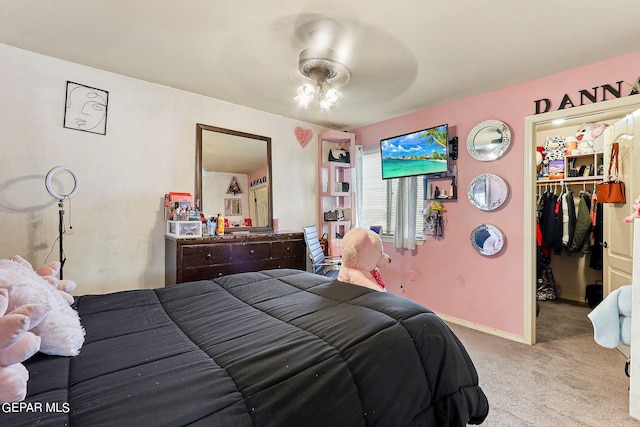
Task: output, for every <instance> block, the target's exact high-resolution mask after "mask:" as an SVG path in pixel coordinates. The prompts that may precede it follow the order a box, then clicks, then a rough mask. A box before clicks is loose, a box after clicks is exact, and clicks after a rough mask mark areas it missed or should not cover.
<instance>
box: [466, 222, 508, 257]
mask: <svg viewBox="0 0 640 427" xmlns="http://www.w3.org/2000/svg"><path fill="white" fill-rule="evenodd" d="M481 231H487V232H489V233H493V234H494V235H496V236H498V237H500V240H499V242H498V243H499V246H497V247H496V248H495V250H490V251H487V250H485V249H484V248H483V247H481V246H480V245H479V244H478V242H477V241H476V237H477V235H478V233H480V232H481ZM469 240H470V241H471V246H472V247H473V249H475V251H476V252H478V253H479V254H480V255H484V256H493V255H497V254H499V253H500V252H502V249H503V248H504V241H505V236H504V233H503V232H502V230H500V229H499V228H498V227H496V226H495V225H491V224H480V225H478V226H477V227H475V228H474V229H473V230H471V234H470V235H469ZM485 240H486V238H485Z"/></svg>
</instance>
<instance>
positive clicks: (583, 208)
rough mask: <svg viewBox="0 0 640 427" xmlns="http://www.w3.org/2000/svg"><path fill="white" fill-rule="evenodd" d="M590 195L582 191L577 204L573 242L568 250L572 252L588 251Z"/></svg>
mask: <svg viewBox="0 0 640 427" xmlns="http://www.w3.org/2000/svg"><path fill="white" fill-rule="evenodd" d="M590 204H591V195H590V194H588V193H582V194H581V195H580V202H579V204H578V214H577V216H576V228H575V231H574V234H573V242H572V243H571V247H570V250H571V251H572V252H583V253H589V247H590V242H589V233H590V232H591V226H592V225H591V213H590V206H589V205H590Z"/></svg>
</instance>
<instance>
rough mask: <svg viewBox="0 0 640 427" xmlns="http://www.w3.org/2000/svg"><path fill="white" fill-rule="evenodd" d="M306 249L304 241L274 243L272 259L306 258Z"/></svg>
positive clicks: (272, 245)
mask: <svg viewBox="0 0 640 427" xmlns="http://www.w3.org/2000/svg"><path fill="white" fill-rule="evenodd" d="M305 248H306V246H305V244H304V241H303V240H289V241H281V242H273V243H272V244H271V258H289V257H296V256H300V255H302V256H304V251H305Z"/></svg>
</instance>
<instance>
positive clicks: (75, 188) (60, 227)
mask: <svg viewBox="0 0 640 427" xmlns="http://www.w3.org/2000/svg"><path fill="white" fill-rule="evenodd" d="M60 171H66V172H68V173H69V174H70V175H71V176H72V177H73V190H71V192H70V193H68V194H58V193H56V192H55V191H54V190H53V188H52V187H51V180H52V179H53V176H54V175H55V174H56V173H57V172H60ZM44 184H45V186H46V187H47V191H48V192H49V194H51V197H54V198H56V199H58V217H59V219H60V222H59V224H58V233H59V236H58V239H59V240H60V243H59V246H60V280H62V268H63V267H64V263H65V261H66V260H67V259H66V258H65V256H64V249H63V246H62V236H63V234H64V199H71V198H72V197H73V196H75V194H76V192H77V191H78V184H79V180H78V175H76V173H75V172H74V171H73V170H72V169H69V168H68V167H66V166H56V167H55V168H53V169H51V170H50V171H49V172H48V173H47V177H46V178H45V180H44Z"/></svg>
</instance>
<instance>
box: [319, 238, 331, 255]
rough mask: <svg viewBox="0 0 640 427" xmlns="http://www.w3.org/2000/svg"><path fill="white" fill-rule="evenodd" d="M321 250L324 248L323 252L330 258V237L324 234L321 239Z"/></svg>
mask: <svg viewBox="0 0 640 427" xmlns="http://www.w3.org/2000/svg"><path fill="white" fill-rule="evenodd" d="M318 240H319V241H320V248H322V252H324V255H325V256H329V235H328V234H327V233H324V234H323V235H322V237H321V238H320V239H318Z"/></svg>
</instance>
